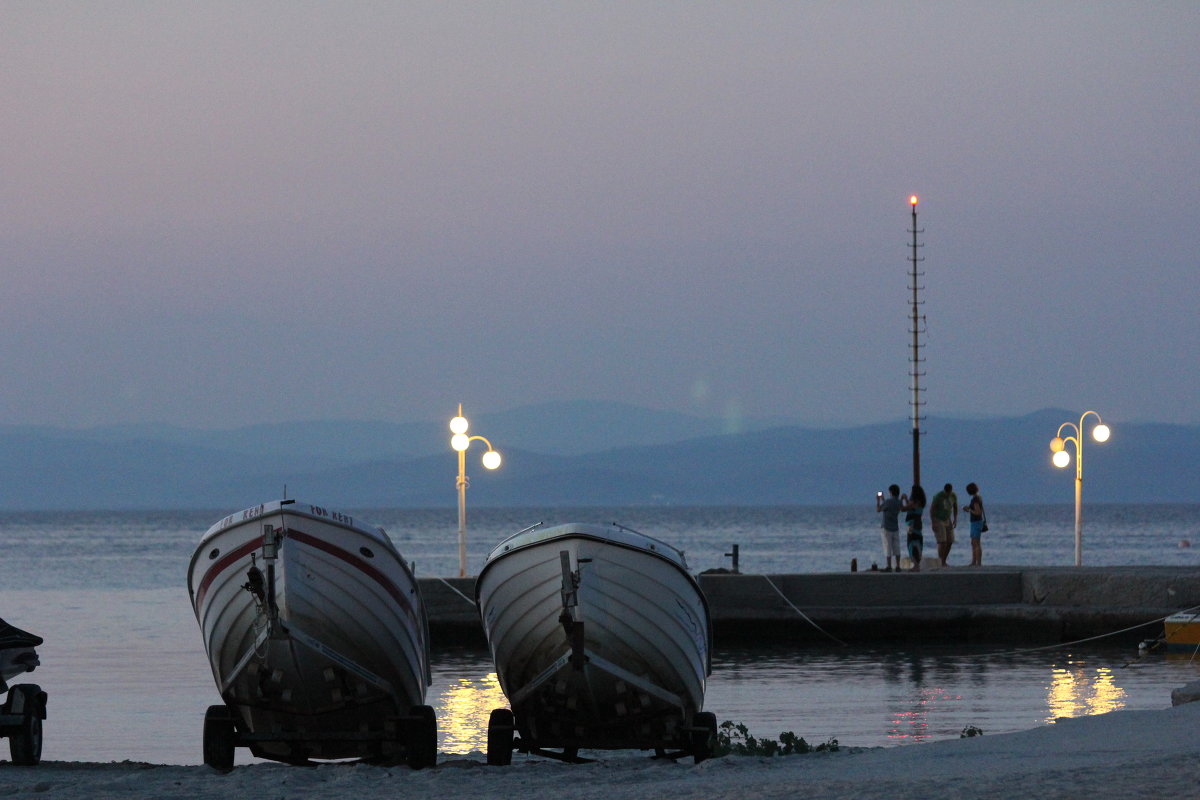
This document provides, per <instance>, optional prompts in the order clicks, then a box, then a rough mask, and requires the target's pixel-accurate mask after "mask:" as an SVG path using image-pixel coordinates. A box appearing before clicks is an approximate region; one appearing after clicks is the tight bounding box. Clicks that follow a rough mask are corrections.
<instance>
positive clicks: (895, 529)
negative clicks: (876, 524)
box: [875, 483, 900, 572]
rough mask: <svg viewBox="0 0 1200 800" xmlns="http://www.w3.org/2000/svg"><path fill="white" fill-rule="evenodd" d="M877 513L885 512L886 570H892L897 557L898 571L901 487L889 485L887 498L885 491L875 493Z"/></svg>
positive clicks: (898, 567)
mask: <svg viewBox="0 0 1200 800" xmlns="http://www.w3.org/2000/svg"><path fill="white" fill-rule="evenodd" d="M875 513H877V514H883V528H882V534H883V558H884V561H886V562H887V567H885V568H884V570H883V571H884V572H891V571H892V559H893V558H894V559H896V571H897V572H899V571H900V487H899V486H897V485H896V484H894V483H893V484H892V485H891V486H889V487H888V496H887V498H886V499H885V498H884V496H883V492H879V493H878V494H876V495H875Z"/></svg>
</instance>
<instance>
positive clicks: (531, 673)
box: [476, 525, 712, 750]
mask: <svg viewBox="0 0 1200 800" xmlns="http://www.w3.org/2000/svg"><path fill="white" fill-rule="evenodd" d="M476 592H477V600H478V604H479V610H480V614H481V617H482V621H483V626H484V630H485V632H486V634H487V637H488V643H489V646H490V648H491V651H492V657H493V659H494V660H495V664H496V670H497V674H498V677H499V681H500V685H501V688H502V689H503V690H504V693H505V695H506V696H507V697H508V700H509V703H510V705H511V706H512V711H513V714H514V716H515V722H516V726H517V729H518V731H519V732H520V735H521V739H522V740H523V742H524V743H525V744H526V745H527V746H531V747H537V748H543V747H563V748H565V749H568V750H571V749H578V748H588V749H625V748H671V747H684V748H686V747H689V746H690V742H691V729H692V724H693V720H694V719H695V717H696V715H697V714H698V713H699V712H700V711H701V710H702V708H703V705H704V691H705V682H706V679H707V676H708V674H709V672H710V652H711V642H712V638H711V629H710V625H709V617H708V608H707V602H706V600H705V598H704V594H703V592H702V591H701V590H700V587H699V584H698V583H697V582H696V580H695V579H694V578H693V577H692V576H691V575H690V574H689V573H688V571H687V568H686V563H684V562H683V559H682V554H679V553H677V552H675V551H674V550H673V549H672V548H670V547H669V546H668V545H664V544H663V543H661V542H658V541H657V540H654V539H651V538H650V537H645V536H642V535H641V534H636V533H634V532H631V531H628V530H626V529H619V528H606V527H602V526H589V525H561V526H557V527H555V528H550V529H547V530H545V531H534V532H531V533H528V534H518V536H517V537H510V539H509V540H506V542H504V543H502V544H501V545H500V546H499V547H497V548H496V549H495V550H494V551H493V552H492V554H491V555H489V557H488V561H487V563H486V564H485V566H484V568H483V570H482V571H481V572H480V575H479V578H478V580H477V582H476Z"/></svg>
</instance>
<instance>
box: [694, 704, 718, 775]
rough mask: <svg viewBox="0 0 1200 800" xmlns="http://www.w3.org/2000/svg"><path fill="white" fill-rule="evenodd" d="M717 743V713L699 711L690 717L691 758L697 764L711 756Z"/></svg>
mask: <svg viewBox="0 0 1200 800" xmlns="http://www.w3.org/2000/svg"><path fill="white" fill-rule="evenodd" d="M716 745H717V715H716V714H714V713H712V712H711V711H701V712H700V713H698V714H697V715H696V716H695V717H693V718H692V758H694V759H695V762H696V763H697V764H699V763H700V762H701V761H703V760H705V759H706V758H711V757H712V754H713V749H714V748H715V747H716Z"/></svg>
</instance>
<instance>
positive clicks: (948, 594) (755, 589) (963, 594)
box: [420, 566, 1200, 647]
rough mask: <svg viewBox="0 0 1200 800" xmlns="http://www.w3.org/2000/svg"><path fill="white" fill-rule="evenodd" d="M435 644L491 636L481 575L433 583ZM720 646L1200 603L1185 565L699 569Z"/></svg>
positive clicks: (1101, 624) (1028, 635) (932, 636)
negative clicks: (478, 600) (483, 618)
mask: <svg viewBox="0 0 1200 800" xmlns="http://www.w3.org/2000/svg"><path fill="white" fill-rule="evenodd" d="M420 583H421V593H422V595H423V596H424V599H425V605H426V608H427V609H428V612H429V625H430V632H431V638H432V640H433V644H434V646H435V647H436V646H438V645H441V644H455V643H459V644H465V643H471V644H478V643H482V642H483V641H484V637H483V630H482V628H481V626H480V623H479V616H478V613H477V612H476V610H475V606H474V596H475V579H474V578H422V579H421V580H420ZM700 585H701V587H703V589H704V593H705V595H706V596H707V597H708V603H709V610H710V612H711V615H712V621H713V631H714V635H715V638H716V642H717V644H718V645H725V644H742V643H762V644H772V643H786V642H794V643H801V642H803V643H812V644H820V643H822V642H830V641H831V639H830V637H836V638H837V639H840V640H842V641H845V642H848V643H857V644H871V643H875V642H880V641H892V642H895V641H913V642H917V641H922V642H930V643H934V642H978V643H990V642H1003V643H1010V644H1011V643H1021V644H1028V645H1040V644H1054V643H1060V642H1069V641H1075V640H1078V639H1083V638H1087V637H1091V636H1101V635H1104V634H1109V633H1113V632H1115V631H1122V630H1124V629H1129V630H1125V631H1124V633H1121V634H1120V635H1118V636H1114V637H1112V638H1111V639H1109V640H1108V641H1110V642H1112V643H1120V644H1128V643H1131V642H1132V643H1137V642H1139V641H1141V640H1143V639H1149V638H1154V637H1155V636H1158V635H1159V634H1160V633H1162V623H1161V622H1159V621H1158V620H1160V619H1161V618H1162V617H1165V616H1167V615H1168V614H1171V613H1173V612H1175V611H1179V610H1181V609H1185V608H1190V607H1192V606H1200V570H1196V569H1192V568H1186V567H1036V568H1021V567H1003V566H998V567H982V568H971V567H955V568H950V569H925V570H923V571H921V572H916V573H913V572H900V573H896V572H893V573H883V572H854V573H851V572H845V573H814V574H793V575H732V574H718V575H713V574H708V575H701V576H700Z"/></svg>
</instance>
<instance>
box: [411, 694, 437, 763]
mask: <svg viewBox="0 0 1200 800" xmlns="http://www.w3.org/2000/svg"><path fill="white" fill-rule="evenodd" d="M409 715H410V716H409V718H408V719H407V720H406V723H407V724H406V726H405V727H406V729H407V731H406V732H407V736H406V738H407V740H408V741H407V742H406V744H407V745H408V765H409V766H410V767H412V768H413V769H424V768H425V767H432V766H436V765H437V717H436V716H435V715H434V712H433V707H432V706H413V707H412V711H410V712H409Z"/></svg>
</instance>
